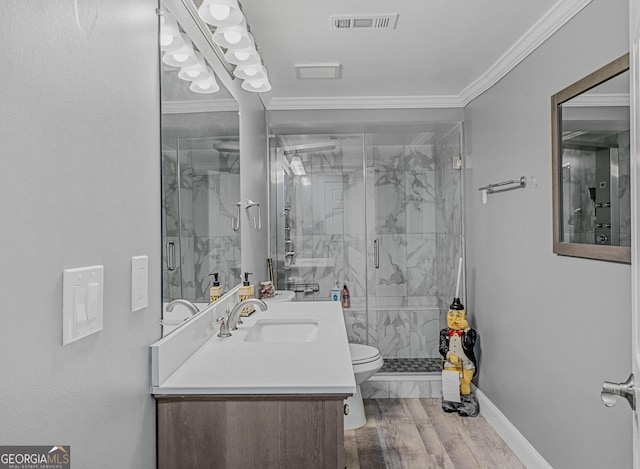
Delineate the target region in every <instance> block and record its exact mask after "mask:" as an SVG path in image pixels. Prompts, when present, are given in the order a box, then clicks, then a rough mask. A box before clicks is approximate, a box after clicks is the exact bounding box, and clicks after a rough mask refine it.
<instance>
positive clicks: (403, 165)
mask: <svg viewBox="0 0 640 469" xmlns="http://www.w3.org/2000/svg"><path fill="white" fill-rule="evenodd" d="M411 140H413V136H412V135H403V134H369V135H367V136H366V137H365V155H366V164H365V171H366V177H365V174H363V163H362V158H363V154H362V151H363V150H362V146H359V147H358V146H343V147H340V146H338V147H337V148H336V149H334V150H328V151H323V152H319V153H307V154H302V155H300V156H301V158H302V161H303V164H304V166H305V168H306V172H307V174H306V176H302V177H300V176H297V177H294V181H293V190H292V193H291V196H292V197H291V214H292V216H291V234H292V235H291V236H292V239H293V243H294V251H295V252H296V257H295V261H294V264H293V265H292V266H291V270H289V271H286V272H279V274H281V281H282V280H284V281H285V284H287V285H288V286H289V288H290V287H291V285H293V284H295V283H299V284H301V283H309V284H312V283H317V284H318V285H319V287H320V291H319V292H317V293H313V294H312V293H298V294H297V299H300V300H302V299H304V300H311V299H314V300H326V299H328V298H329V294H330V289H331V286H332V285H333V283H334V282H335V281H338V282H339V285H340V286H342V284H343V283H346V284H347V285H348V287H349V289H350V292H351V299H352V307H351V308H350V309H348V310H345V322H346V325H347V330H348V334H349V339H350V341H351V342H356V343H368V344H371V345H375V346H376V347H378V348H379V349H380V351H381V353H382V355H383V356H384V357H397V358H413V357H435V356H437V355H438V334H439V330H440V328H441V326H442V312H441V309H440V303H442V300H441V297H446V298H447V300H448V302H450V301H451V298H450V297H451V295H452V291H453V290H452V288H449V287H450V285H451V284H453V282H454V281H455V275H456V272H455V269H457V265H458V263H457V258H458V257H459V255H460V253H461V251H462V249H461V243H462V216H461V211H460V198H461V194H460V171H454V170H452V169H451V168H452V166H451V156H454V155H459V154H460V144H459V141H460V137H459V132H457V131H456V132H453V133H451V135H448V134H447V135H443V136H442V138H441V140H440V141H438V142H434V143H430V144H424V145H413V144H407V143H406V142H407V141H409V142H410V141H411ZM303 178H307V179H306V180H305V179H303ZM374 240H378V243H379V249H380V251H379V252H380V254H379V268H374V265H373V264H374V262H373V261H374V259H373V243H374ZM452 256H453V257H452ZM441 288H444V289H445V290H443V291H441V290H440V289H441ZM447 305H448V303H447Z"/></svg>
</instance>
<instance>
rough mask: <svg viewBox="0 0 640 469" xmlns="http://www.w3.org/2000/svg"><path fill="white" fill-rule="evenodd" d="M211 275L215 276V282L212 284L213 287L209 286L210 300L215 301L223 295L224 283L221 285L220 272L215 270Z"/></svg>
mask: <svg viewBox="0 0 640 469" xmlns="http://www.w3.org/2000/svg"><path fill="white" fill-rule="evenodd" d="M209 275H210V276H213V284H212V285H211V288H209V302H210V303H213V302H214V301H217V300H218V299H219V298H220V297H221V296H222V295H223V291H222V285H220V281H219V280H218V275H219V274H218V272H214V273H212V274H209Z"/></svg>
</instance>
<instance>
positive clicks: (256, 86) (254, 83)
mask: <svg viewBox="0 0 640 469" xmlns="http://www.w3.org/2000/svg"><path fill="white" fill-rule="evenodd" d="M249 84H250V85H251V86H252V87H253V88H255V89H258V88H260V87H261V86H262V83H260V82H259V81H252V82H250V83H249Z"/></svg>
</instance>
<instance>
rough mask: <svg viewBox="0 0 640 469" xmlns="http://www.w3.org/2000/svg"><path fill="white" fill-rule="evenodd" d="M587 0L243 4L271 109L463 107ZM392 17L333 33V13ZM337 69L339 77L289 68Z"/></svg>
mask: <svg viewBox="0 0 640 469" xmlns="http://www.w3.org/2000/svg"><path fill="white" fill-rule="evenodd" d="M590 1H591V0H560V1H558V0H412V1H411V0H396V1H395V2H389V1H388V0H387V1H381V0H366V1H365V0H324V1H313V2H312V1H308V0H268V1H265V0H241V4H242V9H243V11H244V14H245V16H246V18H247V23H248V24H249V27H250V30H251V33H252V34H253V36H254V38H255V40H256V44H257V47H258V50H259V52H260V54H261V55H262V57H263V60H264V64H265V66H266V67H267V70H268V73H269V79H270V82H271V85H272V90H271V92H269V93H267V94H265V95H263V100H264V102H265V105H266V106H267V108H268V109H304V108H306V109H326V108H333V109H336V108H342V109H349V108H385V107H395V108H398V107H403V108H411V107H414V108H417V107H460V106H464V105H466V104H467V103H468V102H469V101H470V100H472V99H473V98H475V97H476V96H478V95H479V94H481V93H482V92H484V91H485V90H486V89H488V88H489V87H491V86H492V85H493V84H495V83H496V82H497V81H498V80H499V79H500V78H501V77H502V76H504V74H506V73H508V71H509V70H511V69H512V68H513V67H514V66H515V65H517V64H518V63H519V62H520V61H521V60H522V59H523V58H524V57H526V56H527V55H528V54H530V53H531V52H532V51H533V50H535V48H536V47H538V46H539V45H540V44H541V43H542V42H544V40H546V39H547V38H548V37H549V36H550V35H551V34H553V32H555V31H556V30H557V29H558V28H560V27H561V26H562V25H563V24H564V23H566V22H567V21H568V20H570V19H571V18H572V17H573V16H574V15H575V14H576V13H577V12H579V11H580V10H581V9H582V8H583V7H584V6H586V5H587V4H588V3H590ZM388 13H398V14H399V17H398V21H397V25H396V29H393V30H365V29H359V30H332V29H331V27H330V21H329V18H330V16H331V15H336V14H388ZM332 62H338V63H340V64H341V65H342V76H341V78H339V79H333V80H331V79H307V80H300V79H297V78H296V73H295V69H294V65H295V64H309V63H332Z"/></svg>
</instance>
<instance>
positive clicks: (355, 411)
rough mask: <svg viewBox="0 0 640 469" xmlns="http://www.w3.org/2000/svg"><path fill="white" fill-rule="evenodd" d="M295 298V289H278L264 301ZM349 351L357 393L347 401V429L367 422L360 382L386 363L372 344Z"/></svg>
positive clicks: (358, 345)
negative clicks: (271, 296)
mask: <svg viewBox="0 0 640 469" xmlns="http://www.w3.org/2000/svg"><path fill="white" fill-rule="evenodd" d="M294 298H295V292H293V291H289V290H276V292H275V295H274V296H273V298H265V299H264V301H265V302H267V304H268V303H269V302H270V301H293V299H294ZM349 352H350V353H351V365H352V366H353V374H354V376H355V379H356V393H355V394H354V395H353V396H351V397H350V398H348V399H347V400H346V401H345V404H347V405H348V406H349V413H348V414H347V415H346V416H345V417H344V429H345V430H353V429H354V428H360V427H362V426H364V425H365V424H366V423H367V416H366V415H365V414H364V404H363V402H362V392H361V390H360V384H362V383H364V382H365V381H366V380H368V379H369V378H371V377H372V376H373V375H374V374H376V373H377V372H378V370H379V369H380V368H382V365H383V363H384V361H383V359H382V356H381V355H380V351H379V350H378V349H377V348H375V347H371V346H370V345H362V344H349Z"/></svg>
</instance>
